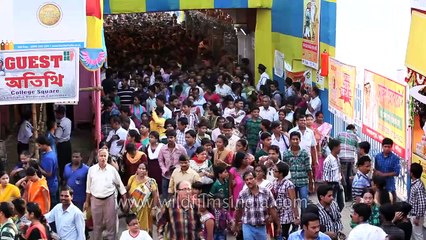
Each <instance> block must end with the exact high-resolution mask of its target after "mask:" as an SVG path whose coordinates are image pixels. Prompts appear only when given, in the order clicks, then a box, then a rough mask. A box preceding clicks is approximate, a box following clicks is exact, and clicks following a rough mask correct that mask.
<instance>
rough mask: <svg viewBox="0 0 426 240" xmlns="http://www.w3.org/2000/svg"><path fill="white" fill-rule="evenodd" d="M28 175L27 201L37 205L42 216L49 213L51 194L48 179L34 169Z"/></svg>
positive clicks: (27, 171)
mask: <svg viewBox="0 0 426 240" xmlns="http://www.w3.org/2000/svg"><path fill="white" fill-rule="evenodd" d="M26 173H27V179H28V181H27V184H26V186H25V193H24V199H25V201H26V202H35V203H37V204H38V205H39V206H40V209H41V213H42V214H46V213H48V212H49V210H50V193H49V187H48V186H47V181H46V178H45V177H43V176H42V175H41V172H39V171H38V170H36V169H35V168H33V167H30V168H28V169H27V170H26Z"/></svg>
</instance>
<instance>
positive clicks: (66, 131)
mask: <svg viewBox="0 0 426 240" xmlns="http://www.w3.org/2000/svg"><path fill="white" fill-rule="evenodd" d="M65 112H66V109H65V107H64V106H62V105H60V106H58V107H57V108H56V110H55V118H56V124H57V126H58V127H57V128H56V130H55V139H56V153H57V156H58V164H59V174H60V176H62V174H63V171H64V167H65V165H66V164H68V163H70V162H71V160H72V146H71V141H70V139H71V128H72V123H71V120H70V119H69V118H67V117H66V116H65Z"/></svg>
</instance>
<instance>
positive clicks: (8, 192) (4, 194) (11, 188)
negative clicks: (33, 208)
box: [0, 183, 21, 202]
mask: <svg viewBox="0 0 426 240" xmlns="http://www.w3.org/2000/svg"><path fill="white" fill-rule="evenodd" d="M17 198H21V193H20V192H19V188H18V187H17V186H15V185H13V184H10V183H8V184H7V185H6V187H4V188H3V187H1V186H0V202H11V201H12V200H14V199H17Z"/></svg>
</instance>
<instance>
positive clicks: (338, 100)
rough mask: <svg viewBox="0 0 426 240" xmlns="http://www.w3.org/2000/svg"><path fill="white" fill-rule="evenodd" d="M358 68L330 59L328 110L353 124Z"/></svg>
mask: <svg viewBox="0 0 426 240" xmlns="http://www.w3.org/2000/svg"><path fill="white" fill-rule="evenodd" d="M355 85H356V68H355V67H353V66H349V65H346V64H343V63H341V62H339V61H337V60H336V59H334V58H330V63H329V71H328V89H329V95H328V108H329V110H330V111H331V112H332V113H334V114H336V115H338V116H339V117H341V118H343V119H345V121H349V122H353V120H354V108H355V94H356V92H355Z"/></svg>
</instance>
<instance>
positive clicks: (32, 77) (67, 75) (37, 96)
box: [0, 48, 79, 105]
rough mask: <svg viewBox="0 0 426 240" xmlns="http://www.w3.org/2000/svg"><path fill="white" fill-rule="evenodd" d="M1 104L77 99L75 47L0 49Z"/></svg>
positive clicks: (76, 57)
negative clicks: (3, 50)
mask: <svg viewBox="0 0 426 240" xmlns="http://www.w3.org/2000/svg"><path fill="white" fill-rule="evenodd" d="M0 89H1V91H0V105H10V104H24V103H55V102H59V101H61V102H63V101H78V94H79V61H78V49H77V48H72V49H63V50H57V49H44V50H42V51H40V50H39V51H35V50H27V51H5V52H0Z"/></svg>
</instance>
